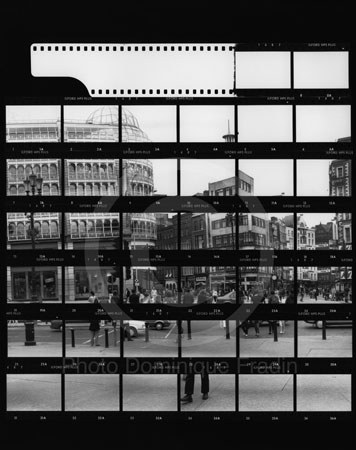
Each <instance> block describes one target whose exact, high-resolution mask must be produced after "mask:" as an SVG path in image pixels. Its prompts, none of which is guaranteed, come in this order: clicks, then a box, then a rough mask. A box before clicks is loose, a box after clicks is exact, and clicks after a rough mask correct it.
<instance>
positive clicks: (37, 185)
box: [24, 171, 43, 347]
mask: <svg viewBox="0 0 356 450" xmlns="http://www.w3.org/2000/svg"><path fill="white" fill-rule="evenodd" d="M42 183H43V179H42V178H41V177H38V176H37V175H36V174H34V173H33V171H32V174H31V175H29V176H28V177H27V178H26V179H25V180H24V185H25V191H26V194H27V196H29V195H30V192H31V193H32V195H33V196H34V195H35V194H36V189H37V192H38V195H39V196H40V195H41V192H42ZM29 215H30V217H29V218H30V229H29V233H30V237H31V248H32V251H33V253H34V251H35V250H36V241H35V239H36V230H35V220H34V213H33V211H31V212H30V213H29ZM31 278H32V279H31V303H38V297H37V293H36V268H35V266H32V268H31ZM24 324H25V342H24V344H25V346H26V347H29V346H34V345H36V340H35V321H34V320H25V321H24Z"/></svg>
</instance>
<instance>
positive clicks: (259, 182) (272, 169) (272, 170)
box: [239, 159, 293, 196]
mask: <svg viewBox="0 0 356 450" xmlns="http://www.w3.org/2000/svg"><path fill="white" fill-rule="evenodd" d="M239 170H242V172H245V174H246V175H249V176H250V177H252V178H253V179H254V195H256V196H269V195H270V196H273V195H281V194H282V192H284V195H287V196H293V160H292V159H253V160H251V159H240V160H239Z"/></svg>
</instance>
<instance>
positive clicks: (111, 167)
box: [108, 164, 114, 178]
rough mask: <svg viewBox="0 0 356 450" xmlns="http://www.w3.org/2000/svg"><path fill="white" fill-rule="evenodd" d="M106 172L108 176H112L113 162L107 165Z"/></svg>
mask: <svg viewBox="0 0 356 450" xmlns="http://www.w3.org/2000/svg"><path fill="white" fill-rule="evenodd" d="M108 174H109V177H110V178H113V177H114V166H113V164H109V165H108Z"/></svg>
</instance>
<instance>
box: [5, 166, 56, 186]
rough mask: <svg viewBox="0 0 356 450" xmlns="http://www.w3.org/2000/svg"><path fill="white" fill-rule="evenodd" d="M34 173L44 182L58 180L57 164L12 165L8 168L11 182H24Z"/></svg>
mask: <svg viewBox="0 0 356 450" xmlns="http://www.w3.org/2000/svg"><path fill="white" fill-rule="evenodd" d="M32 173H34V174H35V175H37V176H39V177H41V178H43V180H58V167H57V165H56V164H27V165H26V166H23V165H18V166H15V165H13V164H11V165H10V166H9V167H8V174H9V181H14V182H16V181H23V180H24V179H25V178H27V177H28V176H29V175H31V174H32Z"/></svg>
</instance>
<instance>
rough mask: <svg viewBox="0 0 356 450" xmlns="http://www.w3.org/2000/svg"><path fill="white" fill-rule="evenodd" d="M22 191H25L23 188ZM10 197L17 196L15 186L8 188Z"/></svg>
mask: <svg viewBox="0 0 356 450" xmlns="http://www.w3.org/2000/svg"><path fill="white" fill-rule="evenodd" d="M23 190H24V191H25V188H24V187H23ZM9 192H10V195H17V189H16V186H10V190H9Z"/></svg>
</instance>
